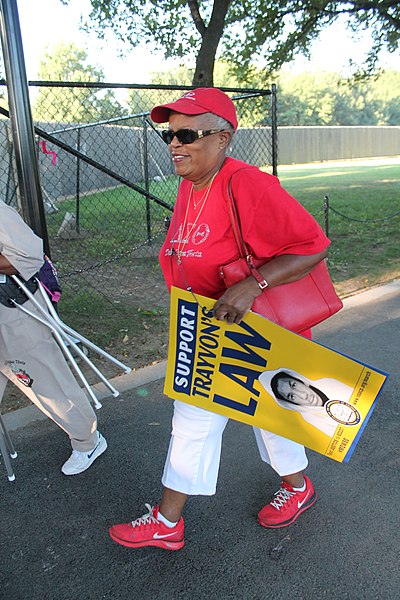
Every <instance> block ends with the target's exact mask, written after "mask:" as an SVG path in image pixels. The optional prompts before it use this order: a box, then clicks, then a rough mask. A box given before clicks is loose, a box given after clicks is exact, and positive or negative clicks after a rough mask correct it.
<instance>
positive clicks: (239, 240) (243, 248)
mask: <svg viewBox="0 0 400 600" xmlns="http://www.w3.org/2000/svg"><path fill="white" fill-rule="evenodd" d="M227 198H228V201H227V207H228V215H229V219H230V221H231V225H232V230H233V235H234V236H235V241H236V244H237V247H238V250H239V256H240V258H244V259H245V260H246V262H247V264H248V266H249V269H250V274H251V275H252V276H253V277H254V279H255V280H256V281H257V283H258V287H259V288H260V289H261V290H265V288H267V287H268V282H267V281H266V280H265V278H264V277H263V276H262V275H261V273H259V272H258V271H257V269H256V267H255V265H254V262H253V256H252V255H251V252H250V251H249V249H248V247H247V245H246V242H245V241H244V239H243V234H242V228H241V226H240V220H239V214H238V210H237V206H236V202H235V198H234V196H233V190H232V177H231V178H230V179H229V181H228V195H227Z"/></svg>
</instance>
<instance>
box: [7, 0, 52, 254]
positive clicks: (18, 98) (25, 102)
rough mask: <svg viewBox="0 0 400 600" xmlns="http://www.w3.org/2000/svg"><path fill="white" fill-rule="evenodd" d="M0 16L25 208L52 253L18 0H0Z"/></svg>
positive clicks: (11, 113) (25, 214)
mask: <svg viewBox="0 0 400 600" xmlns="http://www.w3.org/2000/svg"><path fill="white" fill-rule="evenodd" d="M0 17H1V18H0V30H1V31H0V33H1V43H2V47H3V55H4V67H5V71H6V79H7V90H8V101H9V105H10V121H11V130H12V137H13V143H14V151H15V161H16V165H17V174H18V183H19V192H20V198H21V204H22V211H23V213H24V217H25V219H26V221H27V223H28V224H29V225H30V227H32V229H33V231H34V232H35V233H36V234H37V235H38V236H39V237H41V238H42V239H43V245H44V251H45V253H46V254H47V255H48V256H50V248H49V238H48V234H47V225H46V217H45V213H44V206H43V196H42V189H41V186H40V180H39V165H38V158H37V154H36V151H35V136H34V131H33V121H32V113H31V107H30V102H29V91H28V82H27V78H26V70H25V61H24V53H23V47H22V38H21V29H20V25H19V16H18V9H17V3H16V0H0Z"/></svg>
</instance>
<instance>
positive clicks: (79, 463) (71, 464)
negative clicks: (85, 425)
mask: <svg viewBox="0 0 400 600" xmlns="http://www.w3.org/2000/svg"><path fill="white" fill-rule="evenodd" d="M98 435H99V441H98V442H97V444H96V446H95V447H94V448H93V450H90V451H89V452H79V451H78V450H72V454H71V456H70V457H69V459H68V460H67V462H65V463H64V464H63V466H62V467H61V471H62V472H63V473H64V475H78V473H82V472H83V471H86V469H88V468H89V467H90V465H91V464H92V463H93V462H94V461H95V460H96V458H98V457H99V456H100V454H103V452H105V450H107V442H106V440H105V438H103V436H102V435H101V433H100V432H98Z"/></svg>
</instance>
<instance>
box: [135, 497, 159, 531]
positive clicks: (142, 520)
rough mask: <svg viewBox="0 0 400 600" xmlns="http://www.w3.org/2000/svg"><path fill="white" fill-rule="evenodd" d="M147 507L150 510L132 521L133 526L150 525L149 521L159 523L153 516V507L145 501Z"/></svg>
mask: <svg viewBox="0 0 400 600" xmlns="http://www.w3.org/2000/svg"><path fill="white" fill-rule="evenodd" d="M145 507H146V508H147V510H148V511H149V512H148V513H146V514H145V515H143V516H141V517H139V518H138V519H136V521H132V527H137V526H138V525H148V524H149V523H158V521H157V519H156V518H155V517H154V516H153V507H152V506H150V504H147V503H145Z"/></svg>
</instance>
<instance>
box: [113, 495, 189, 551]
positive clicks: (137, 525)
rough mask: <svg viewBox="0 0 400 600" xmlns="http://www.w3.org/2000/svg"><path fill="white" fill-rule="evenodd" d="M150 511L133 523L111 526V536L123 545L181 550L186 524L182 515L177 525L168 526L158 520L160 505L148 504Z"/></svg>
mask: <svg viewBox="0 0 400 600" xmlns="http://www.w3.org/2000/svg"><path fill="white" fill-rule="evenodd" d="M146 507H147V509H148V511H149V512H148V513H147V514H145V515H143V517H139V519H136V521H132V522H131V523H121V524H120V525H113V526H112V527H110V530H109V533H110V536H111V538H112V539H113V540H114V542H117V544H121V546H128V547H129V548H142V547H143V546H157V547H158V548H165V549H166V550H180V549H181V548H183V546H184V545H185V541H184V539H183V534H184V531H185V525H184V522H183V518H182V517H181V518H180V519H179V521H178V523H177V524H176V525H175V527H171V528H170V527H167V526H166V525H164V523H162V522H161V521H159V520H158V518H157V517H158V506H153V507H151V506H150V504H146Z"/></svg>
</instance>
